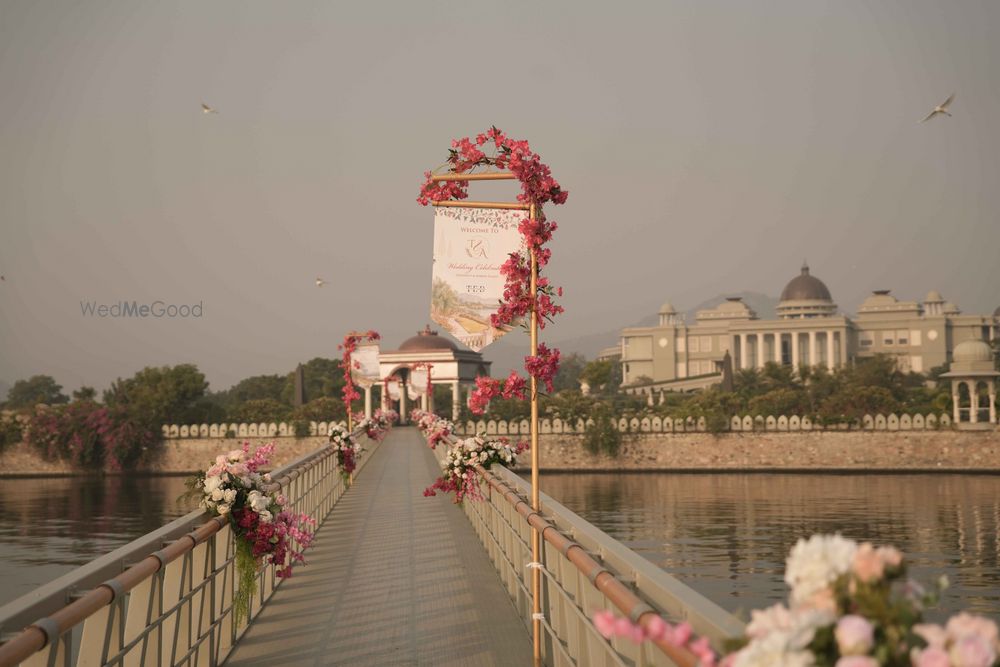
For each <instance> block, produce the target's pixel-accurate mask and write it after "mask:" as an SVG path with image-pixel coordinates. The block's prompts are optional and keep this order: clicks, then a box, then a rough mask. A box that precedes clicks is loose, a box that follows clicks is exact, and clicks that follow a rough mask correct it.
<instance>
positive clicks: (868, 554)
mask: <svg viewBox="0 0 1000 667" xmlns="http://www.w3.org/2000/svg"><path fill="white" fill-rule="evenodd" d="M851 569H852V570H853V571H854V576H855V577H857V578H858V579H859V580H860V581H863V582H865V583H870V582H872V581H876V580H878V579H881V578H882V575H883V574H884V572H885V562H884V561H883V560H882V558H881V556H880V555H879V553H878V551H876V549H875V547H873V546H872V543H871V542H864V543H863V544H860V545H858V550H857V551H855V552H854V559H853V561H852V563H851Z"/></svg>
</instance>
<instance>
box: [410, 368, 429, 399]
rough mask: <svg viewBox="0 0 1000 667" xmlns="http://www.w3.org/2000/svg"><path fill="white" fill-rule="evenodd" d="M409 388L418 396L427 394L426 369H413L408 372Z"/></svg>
mask: <svg viewBox="0 0 1000 667" xmlns="http://www.w3.org/2000/svg"><path fill="white" fill-rule="evenodd" d="M410 387H412V388H413V392H414V393H416V394H417V395H418V396H423V395H424V394H426V393H427V369H426V368H423V367H421V368H414V369H413V370H412V371H410Z"/></svg>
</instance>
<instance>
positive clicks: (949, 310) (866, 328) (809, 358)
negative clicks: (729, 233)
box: [621, 266, 1000, 389]
mask: <svg viewBox="0 0 1000 667" xmlns="http://www.w3.org/2000/svg"><path fill="white" fill-rule="evenodd" d="M777 315H778V317H777V319H773V320H762V319H759V318H758V317H757V314H756V313H755V312H754V311H753V310H751V309H750V307H749V306H747V304H745V303H743V301H742V300H741V299H740V298H738V297H737V298H731V299H728V300H727V301H725V302H724V303H722V304H720V305H719V306H717V307H715V308H711V309H708V310H700V311H698V313H697V315H696V322H695V323H694V324H691V325H689V324H687V323H686V322H684V321H683V319H682V318H681V317H680V316H679V315H678V314H677V311H675V310H674V308H673V306H671V305H670V304H669V303H666V304H664V305H663V306H662V307H661V308H660V313H659V324H658V325H657V326H653V327H632V328H627V329H624V330H623V331H622V334H621V364H622V384H623V385H633V386H635V385H640V386H643V387H644V388H647V387H648V388H650V389H652V388H663V389H671V388H676V389H693V388H697V387H699V386H705V385H707V384H711V382H712V381H713V380H717V378H718V375H719V374H720V373H721V371H722V363H723V358H724V357H725V355H726V353H727V352H728V353H729V355H730V357H731V358H732V360H733V368H734V369H741V368H761V367H763V365H764V364H765V363H767V362H772V361H773V362H775V363H778V364H783V365H790V366H792V367H794V368H798V367H800V366H826V367H827V368H830V369H833V368H836V367H838V366H842V365H845V364H851V363H853V362H854V361H855V360H857V359H861V358H864V357H871V356H874V355H875V354H889V355H892V356H893V357H895V358H896V361H897V364H898V367H899V368H900V369H901V370H903V371H904V372H905V371H915V372H917V373H926V372H927V371H929V370H930V369H932V368H934V367H936V366H942V365H945V364H947V363H950V362H951V361H952V356H951V353H952V350H953V349H954V348H955V346H957V345H958V344H960V343H962V342H964V341H967V340H982V341H992V340H993V339H994V338H996V337H997V336H998V335H1000V333H998V330H1000V308H998V309H997V310H996V312H994V313H993V315H965V314H963V313H961V312H960V311H959V309H958V307H957V306H955V305H954V304H952V303H950V302H948V301H945V300H944V299H943V298H942V297H941V295H940V294H939V293H938V292H936V291H931V292H929V293H928V294H927V296H926V298H925V299H924V301H923V302H917V301H899V300H898V299H896V298H895V297H894V296H892V295H891V294H890V293H889V291H888V290H878V291H875V292H873V293H872V295H871V296H869V297H868V298H867V299H865V301H864V303H862V304H861V306H860V307H859V308H858V312H857V315H856V316H854V317H848V316H846V315H843V314H840V313H838V312H837V304H835V303H834V301H833V298H832V297H831V296H830V291H829V290H828V289H827V287H826V285H825V284H824V283H823V281H822V280H820V279H819V278H816V277H815V276H813V275H810V273H809V267H808V266H803V267H802V270H801V273H800V274H799V275H798V276H795V277H794V278H793V279H792V280H791V281H789V283H788V284H787V285H786V286H785V289H784V290H783V291H782V293H781V300H780V303H779V304H778V308H777ZM672 385H675V386H672Z"/></svg>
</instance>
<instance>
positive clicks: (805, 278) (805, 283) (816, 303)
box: [778, 262, 837, 319]
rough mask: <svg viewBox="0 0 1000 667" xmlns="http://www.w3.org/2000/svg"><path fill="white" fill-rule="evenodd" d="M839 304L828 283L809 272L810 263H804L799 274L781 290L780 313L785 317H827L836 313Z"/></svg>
mask: <svg viewBox="0 0 1000 667" xmlns="http://www.w3.org/2000/svg"><path fill="white" fill-rule="evenodd" d="M836 312H837V305H836V304H835V303H834V302H833V297H831V296H830V290H829V289H827V287H826V284H824V283H823V281H822V280H820V279H819V278H817V277H816V276H813V275H810V274H809V265H808V264H806V263H804V262H803V264H802V270H801V272H800V273H799V275H797V276H795V277H794V278H792V279H791V280H789V281H788V284H787V285H785V289H783V290H782V291H781V301H780V303H779V304H778V315H779V316H780V317H782V318H784V319H790V318H800V317H827V316H830V315H835V314H836Z"/></svg>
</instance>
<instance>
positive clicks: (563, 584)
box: [435, 438, 744, 667]
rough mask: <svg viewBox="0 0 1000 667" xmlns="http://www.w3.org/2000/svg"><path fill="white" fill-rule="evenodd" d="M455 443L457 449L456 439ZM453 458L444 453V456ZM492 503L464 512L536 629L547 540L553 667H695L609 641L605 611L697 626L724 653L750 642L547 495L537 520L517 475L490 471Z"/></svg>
mask: <svg viewBox="0 0 1000 667" xmlns="http://www.w3.org/2000/svg"><path fill="white" fill-rule="evenodd" d="M451 442H452V443H453V442H454V439H453V438H452V439H451ZM435 453H436V454H437V457H438V459H439V460H441V459H442V458H443V455H444V447H439V448H438V449H437V450H436V452H435ZM479 472H480V475H481V477H482V479H483V482H484V483H483V485H482V489H481V491H482V495H483V499H482V500H473V499H471V498H470V499H467V500H466V502H464V503H463V504H462V507H463V510H464V511H465V513H466V515H467V516H468V518H469V520H470V522H471V523H472V525H473V527H474V529H475V531H476V534H477V535H478V536H479V539H480V541H481V542H482V544H483V546H484V547H485V549H486V551H487V553H488V554H489V557H490V560H491V561H492V562H493V565H494V567H495V568H496V570H497V572H498V573H499V575H500V579H501V581H502V582H503V584H504V586H505V588H506V590H507V594H508V596H509V597H510V598H511V600H512V601H513V603H514V606H515V607H516V609H517V611H518V613H519V614H520V616H521V618H522V619H523V620H524V622H525V624H526V625H527V626H528V627H529V628H530V627H531V620H532V619H531V614H532V599H531V583H530V582H531V578H530V577H531V575H530V571H529V568H528V564H529V562H530V561H531V532H532V531H533V530H535V529H538V530H539V531H541V533H542V540H543V545H544V547H543V549H542V560H541V569H542V582H543V586H542V600H541V602H542V604H541V607H542V610H543V613H544V616H545V618H544V620H543V621H542V626H543V628H544V631H545V641H544V643H543V654H544V655H543V657H544V660H545V663H546V664H549V665H556V666H558V667H563V666H570V665H572V666H576V665H587V666H590V665H594V666H612V665H616V666H619V667H632V666H634V665H657V666H659V665H663V666H669V665H681V666H687V665H690V666H693V665H694V664H695V659H694V656H692V655H691V654H690V653H689V652H688V651H686V650H683V649H678V647H675V646H673V645H670V644H668V643H667V642H664V641H658V642H643V643H642V644H635V643H633V642H631V641H628V640H625V639H615V640H612V641H608V640H606V639H605V638H604V637H603V636H601V634H600V633H599V632H598V631H597V629H596V628H595V627H594V624H593V622H592V620H591V617H592V615H593V613H594V612H595V611H598V610H602V609H608V610H613V611H615V612H616V613H617V614H620V615H624V616H627V617H629V618H631V620H632V621H634V622H638V623H640V624H643V623H645V621H646V620H648V618H649V617H650V616H652V615H654V614H655V615H660V616H663V617H664V618H666V619H668V620H671V621H673V622H678V621H682V620H683V621H687V622H689V623H690V624H691V626H692V628H693V630H694V632H695V633H696V634H698V635H701V636H705V637H708V638H709V640H710V641H711V643H712V645H713V646H714V647H715V648H716V649H720V648H721V647H722V643H723V642H724V641H725V640H727V639H731V638H736V637H741V636H742V635H743V630H744V626H743V623H742V622H740V621H739V620H738V619H736V618H735V617H734V616H732V615H731V614H729V613H728V612H727V611H725V610H724V609H722V608H721V607H719V606H718V605H716V604H715V603H714V602H712V601H710V600H708V599H707V598H705V597H704V596H702V595H701V594H699V593H697V592H696V591H695V590H693V589H692V588H690V587H688V586H687V585H685V584H684V583H682V582H681V581H679V580H678V579H676V578H675V577H673V576H671V575H670V574H668V573H667V572H665V571H663V570H662V569H660V568H659V567H657V566H656V565H654V564H653V563H650V562H649V561H647V560H646V559H644V558H642V557H641V556H639V555H638V554H636V553H635V552H634V551H632V550H631V549H629V548H628V547H626V546H625V545H623V544H622V543H621V542H619V541H618V540H616V539H614V538H612V537H611V536H610V535H608V534H606V533H604V532H603V531H601V530H600V529H598V528H596V527H595V526H593V525H591V524H590V523H588V522H587V521H585V520H584V519H582V518H581V517H580V516H578V515H577V514H575V513H573V512H572V511H570V510H569V509H567V508H565V507H563V506H562V505H561V504H559V503H558V502H556V501H555V500H553V499H552V498H550V497H549V496H547V495H545V494H544V493H542V494H540V496H541V513H540V514H537V513H534V512H533V511H532V510H531V505H530V502H529V500H528V498H530V494H531V489H530V485H529V484H528V483H527V482H526V481H524V480H523V479H521V478H520V477H518V476H517V475H516V474H514V473H513V472H511V471H510V470H508V469H506V468H503V467H501V466H493V468H492V469H491V470H489V471H487V470H482V469H480V471H479Z"/></svg>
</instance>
